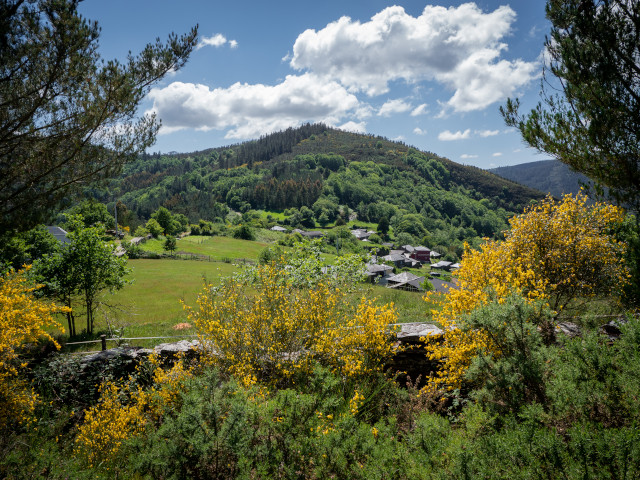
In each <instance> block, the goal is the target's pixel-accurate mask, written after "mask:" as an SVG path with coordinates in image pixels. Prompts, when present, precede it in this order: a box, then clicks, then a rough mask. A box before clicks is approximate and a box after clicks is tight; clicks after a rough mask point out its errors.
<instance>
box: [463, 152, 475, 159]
mask: <svg viewBox="0 0 640 480" xmlns="http://www.w3.org/2000/svg"><path fill="white" fill-rule="evenodd" d="M460 158H464V159H467V158H478V155H470V154H468V153H463V154H462V155H460Z"/></svg>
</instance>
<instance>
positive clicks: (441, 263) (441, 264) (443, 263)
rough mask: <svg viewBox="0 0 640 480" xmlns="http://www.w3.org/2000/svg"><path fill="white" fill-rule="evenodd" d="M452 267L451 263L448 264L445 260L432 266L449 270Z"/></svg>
mask: <svg viewBox="0 0 640 480" xmlns="http://www.w3.org/2000/svg"><path fill="white" fill-rule="evenodd" d="M450 265H452V263H451V262H447V261H445V260H440V261H439V262H438V263H434V264H433V265H431V268H447V267H449V266H450Z"/></svg>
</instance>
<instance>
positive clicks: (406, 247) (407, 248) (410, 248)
mask: <svg viewBox="0 0 640 480" xmlns="http://www.w3.org/2000/svg"><path fill="white" fill-rule="evenodd" d="M402 248H404V251H405V252H409V253H411V252H413V251H414V250H415V248H413V247H412V246H411V245H402Z"/></svg>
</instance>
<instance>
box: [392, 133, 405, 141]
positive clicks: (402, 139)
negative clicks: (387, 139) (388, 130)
mask: <svg viewBox="0 0 640 480" xmlns="http://www.w3.org/2000/svg"><path fill="white" fill-rule="evenodd" d="M391 140H393V141H394V142H404V141H405V140H406V138H404V135H398V136H397V137H396V138H392V139H391Z"/></svg>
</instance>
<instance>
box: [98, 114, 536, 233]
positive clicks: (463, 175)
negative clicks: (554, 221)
mask: <svg viewBox="0 0 640 480" xmlns="http://www.w3.org/2000/svg"><path fill="white" fill-rule="evenodd" d="M88 193H90V194H91V195H92V196H94V197H96V198H98V199H100V200H102V201H104V202H105V203H108V202H113V200H114V199H116V198H117V199H118V200H119V201H121V202H122V203H124V204H125V205H126V207H127V209H128V210H129V211H132V212H133V213H134V214H135V215H137V217H138V218H139V219H140V220H144V219H147V218H149V216H150V215H151V213H152V212H153V211H154V210H156V209H157V208H158V207H159V206H165V207H167V208H169V209H170V210H171V211H173V212H175V213H183V214H185V215H186V216H188V217H189V219H190V221H192V222H197V221H198V220H199V219H205V220H214V219H215V218H216V217H223V216H224V212H225V210H226V207H229V208H232V209H234V210H238V211H247V210H249V209H266V210H284V209H300V208H302V207H308V208H309V209H312V210H313V213H314V217H315V220H316V221H317V222H318V223H319V224H321V225H323V224H330V223H331V222H333V221H335V219H336V217H337V215H338V213H339V211H341V209H343V207H344V206H347V207H348V208H349V209H351V210H352V211H355V212H357V214H358V218H359V219H360V220H364V221H371V222H377V221H378V220H379V219H380V218H381V217H383V216H386V217H387V218H389V219H392V217H393V218H395V220H396V221H397V222H400V221H401V219H402V218H404V217H405V216H406V215H417V216H416V217H415V218H411V219H410V220H408V222H409V223H412V224H414V225H415V226H414V227H412V229H413V230H415V231H414V232H412V233H413V234H414V235H416V236H419V235H420V234H421V233H423V232H427V231H428V232H433V231H436V230H447V231H450V230H451V229H452V228H454V229H458V230H457V233H455V236H457V237H467V236H475V235H481V236H482V235H488V236H493V235H494V234H495V233H496V232H498V231H500V229H502V228H504V226H505V223H504V222H505V219H506V218H507V217H508V216H509V215H510V212H521V211H522V209H523V208H524V206H526V205H527V204H529V202H530V201H531V200H534V199H540V198H542V194H541V193H540V192H537V191H535V190H533V189H530V188H527V187H524V186H522V185H519V184H516V183H514V182H511V181H509V180H505V179H503V178H500V177H498V176H496V175H493V174H491V173H488V172H486V171H484V170H481V169H478V168H474V167H466V166H462V165H459V164H457V163H454V162H451V161H450V160H447V159H444V158H441V157H439V156H437V155H435V154H433V153H429V152H420V151H418V150H415V149H413V148H410V147H408V146H406V145H405V144H403V143H398V142H392V141H389V140H387V139H384V138H381V137H375V136H371V135H362V134H355V133H348V132H344V131H340V130H335V129H332V128H329V127H327V126H325V125H321V124H314V125H304V126H302V127H300V128H295V129H293V128H290V129H288V130H285V131H283V132H279V133H274V134H271V135H267V136H264V137H262V138H260V139H259V140H255V141H250V142H245V143H241V144H238V145H232V146H228V147H223V148H214V149H209V150H204V151H199V152H193V153H188V154H168V155H161V154H154V155H144V156H143V157H141V158H140V159H139V160H138V161H136V162H134V163H132V164H129V165H127V166H126V167H125V169H124V171H123V172H122V175H121V176H120V178H118V179H115V180H114V181H112V182H111V183H110V185H108V187H107V189H104V188H98V187H96V188H94V189H92V190H91V191H90V192H88ZM396 226H398V225H396ZM460 229H462V231H461V230H460Z"/></svg>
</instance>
